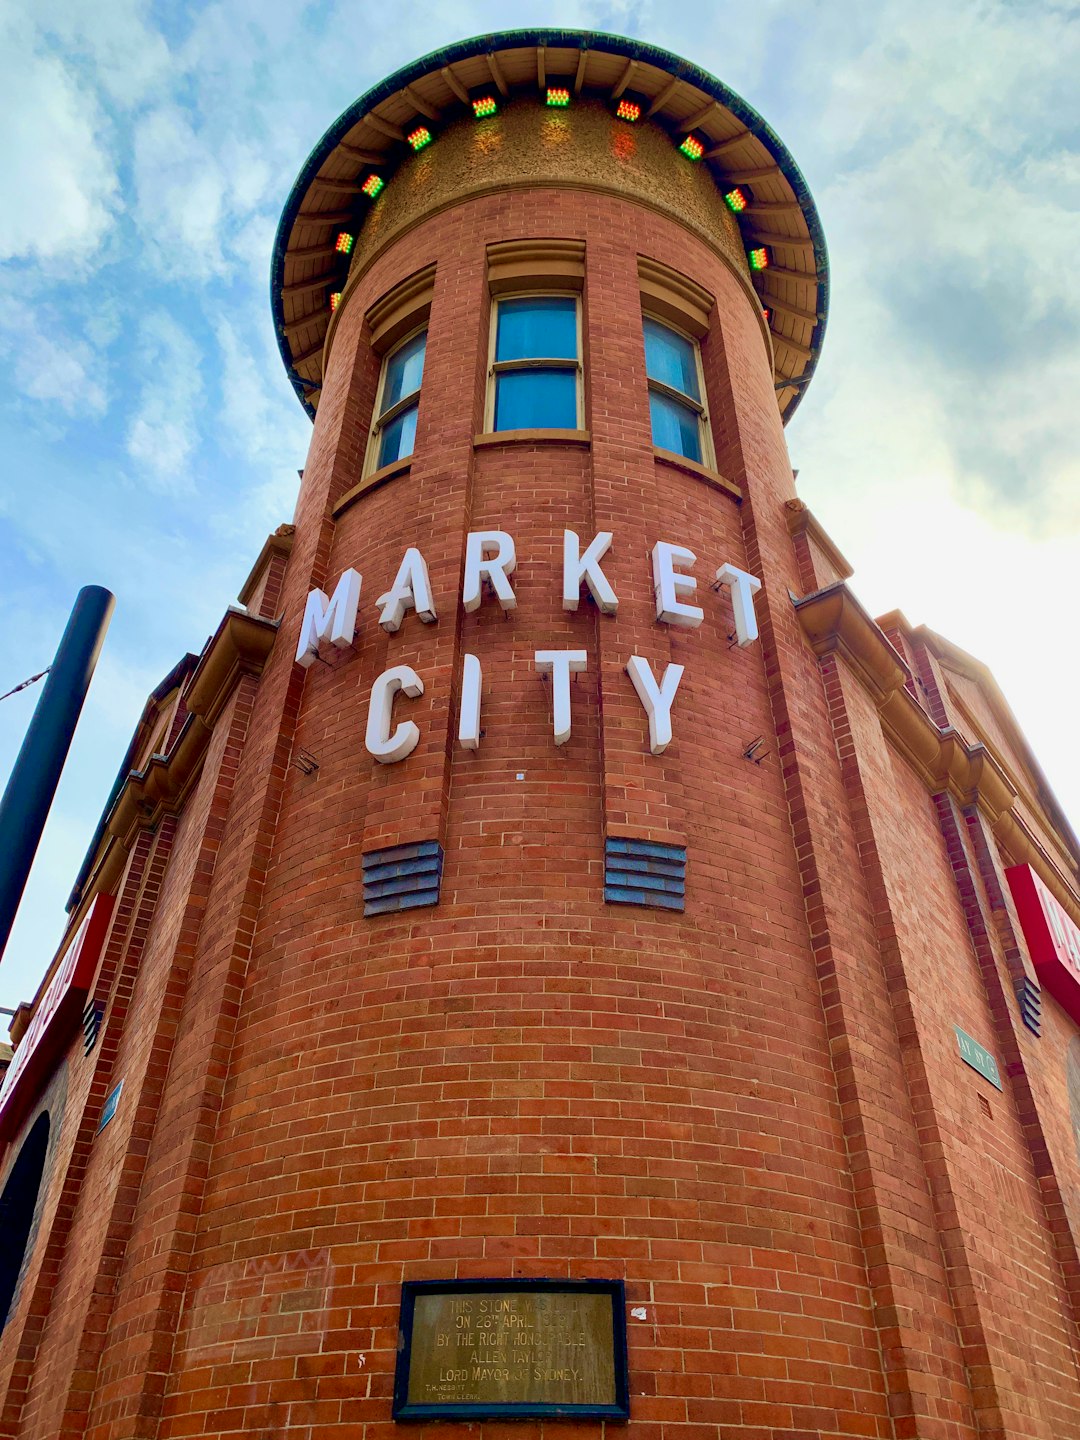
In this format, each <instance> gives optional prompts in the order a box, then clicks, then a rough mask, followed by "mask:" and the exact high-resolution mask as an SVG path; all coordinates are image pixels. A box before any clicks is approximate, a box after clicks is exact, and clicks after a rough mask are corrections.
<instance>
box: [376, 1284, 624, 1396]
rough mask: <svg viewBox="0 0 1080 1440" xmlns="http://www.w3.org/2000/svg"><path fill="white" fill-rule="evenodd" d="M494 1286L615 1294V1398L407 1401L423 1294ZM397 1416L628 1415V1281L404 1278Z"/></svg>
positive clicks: (503, 1289) (459, 1292) (494, 1288)
mask: <svg viewBox="0 0 1080 1440" xmlns="http://www.w3.org/2000/svg"><path fill="white" fill-rule="evenodd" d="M490 1291H499V1292H507V1293H511V1294H514V1293H516V1294H519V1295H520V1294H522V1293H527V1292H532V1293H533V1294H536V1293H543V1294H550V1293H552V1292H556V1293H560V1292H561V1293H564V1294H565V1293H566V1292H570V1293H573V1294H578V1295H581V1294H592V1295H607V1296H609V1297H610V1299H611V1322H612V1324H611V1331H612V1342H613V1354H612V1361H613V1366H614V1372H615V1403H614V1404H612V1405H571V1404H564V1405H561V1404H540V1403H537V1402H530V1401H512V1402H510V1403H502V1402H496V1401H490V1402H488V1403H476V1402H473V1401H469V1402H468V1403H454V1402H447V1403H443V1404H438V1405H417V1404H410V1403H409V1372H410V1368H411V1364H412V1340H413V1317H414V1314H415V1309H416V1300H417V1297H418V1296H421V1295H474V1294H477V1293H485V1292H490ZM392 1414H393V1418H394V1419H395V1420H466V1421H467V1420H616V1421H626V1420H629V1418H630V1374H629V1366H628V1360H627V1349H626V1286H625V1284H624V1283H623V1281H622V1280H550V1279H542V1280H533V1279H524V1278H521V1277H515V1278H512V1279H500V1278H499V1277H492V1278H490V1279H488V1278H485V1279H479V1280H478V1279H469V1280H405V1281H403V1282H402V1286H401V1311H400V1319H399V1322H398V1351H397V1366H396V1368H395V1371H394V1402H393V1411H392Z"/></svg>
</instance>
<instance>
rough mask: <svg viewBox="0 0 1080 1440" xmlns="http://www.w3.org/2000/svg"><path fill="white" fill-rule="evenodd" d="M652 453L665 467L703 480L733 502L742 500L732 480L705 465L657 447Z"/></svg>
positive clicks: (653, 448) (739, 491) (740, 493)
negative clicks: (670, 466)
mask: <svg viewBox="0 0 1080 1440" xmlns="http://www.w3.org/2000/svg"><path fill="white" fill-rule="evenodd" d="M652 453H653V455H654V456H655V458H656V459H657V460H660V461H662V462H663V464H665V465H672V466H674V467H675V469H676V470H684V471H685V472H686V474H687V475H693V476H694V477H695V479H697V480H704V482H705V484H706V485H711V486H712V487H713V489H714V490H719V491H721V492H722V493H723V494H724V495H729V496H730V497H731V498H732V499H733V500H741V499H742V498H743V495H742V491H741V490H740V489H739V487H738V485H736V484H735V482H734V481H733V480H726V479H725V478H724V476H723V475H721V474H719V473H718V472H717V471H716V470H710V469H709V468H708V466H707V465H699V464H698V463H697V461H696V460H688V459H687V458H686V456H685V455H678V454H676V453H675V451H674V450H661V449H660V447H659V445H654V446H653V447H652Z"/></svg>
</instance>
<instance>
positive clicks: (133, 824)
mask: <svg viewBox="0 0 1080 1440" xmlns="http://www.w3.org/2000/svg"><path fill="white" fill-rule="evenodd" d="M277 629H278V622H277V621H276V620H266V619H263V618H262V617H260V616H258V615H250V614H248V612H247V611H246V610H240V609H235V608H232V607H230V608H229V609H228V610H227V611H226V612H225V615H224V617H223V618H222V621H221V624H220V625H219V626H218V628H217V630H216V631H215V632H214V634H213V636H212V637H211V639H210V640H209V642H208V643H207V646H206V649H205V650H204V651H203V653H202V655H201V656H200V657H199V663H198V665H197V666H196V667H195V670H194V672H193V674H192V677H191V681H190V683H189V685H188V687H187V690H186V692H185V694H184V702H185V704H186V707H187V711H188V715H187V719H186V720H185V722H184V725H183V727H182V729H181V731H180V734H179V735H178V736H177V738H176V740H175V741H174V743H173V745H172V747H171V748H170V750H169V753H168V754H167V755H153V756H151V758H150V761H149V763H148V764H147V765H146V766H145V768H144V769H142V770H133V771H131V773H130V774H129V775H128V777H127V779H126V780H125V781H124V784H123V786H122V787H121V790H120V793H119V794H118V795H117V798H116V802H115V804H114V805H113V807H112V810H111V811H110V813H109V815H108V818H107V820H106V823H105V827H104V830H103V832H102V836H101V840H100V842H99V845H98V852H97V856H96V859H95V865H94V868H93V870H92V871H91V874H90V877H89V879H88V881H87V883H86V885H85V886H84V888H83V892H82V895H81V896H80V903H79V905H78V906H77V908H76V909H75V910H73V911H72V913H71V915H70V917H69V922H68V929H67V931H66V932H65V934H67V933H71V932H72V931H73V930H74V928H76V927H77V926H78V925H79V924H81V922H82V917H83V915H84V914H85V913H86V909H87V907H88V906H89V904H90V903H91V901H92V900H93V898H94V896H95V895H96V894H97V892H98V891H99V890H106V891H109V892H112V891H113V890H114V889H115V886H116V885H117V883H118V882H119V879H120V876H121V874H122V873H123V868H124V864H125V861H126V858H127V852H128V850H129V849H130V848H131V846H132V844H133V843H134V840H135V837H136V835H137V833H138V831H139V830H140V829H143V828H144V827H147V826H150V827H153V826H156V825H157V824H159V823H160V821H161V819H162V817H163V816H164V815H168V814H176V813H177V812H178V811H179V810H181V809H182V808H183V804H184V801H185V799H186V798H187V795H188V794H189V792H190V791H191V789H192V787H193V786H194V784H195V782H196V781H197V780H198V778H199V774H200V772H201V769H202V762H203V760H204V759H205V756H206V751H207V748H208V746H209V744H210V737H211V734H212V733H213V729H214V725H215V723H216V722H217V719H218V717H219V716H220V715H221V712H222V710H223V709H224V708H225V705H226V703H227V701H228V699H229V696H230V695H231V694H232V692H233V689H234V688H235V686H236V683H237V681H238V680H239V679H240V677H241V675H259V674H261V672H262V669H263V667H264V665H265V664H266V661H267V658H268V657H269V655H270V651H271V650H272V648H273V645H274V639H275V637H276V635H277Z"/></svg>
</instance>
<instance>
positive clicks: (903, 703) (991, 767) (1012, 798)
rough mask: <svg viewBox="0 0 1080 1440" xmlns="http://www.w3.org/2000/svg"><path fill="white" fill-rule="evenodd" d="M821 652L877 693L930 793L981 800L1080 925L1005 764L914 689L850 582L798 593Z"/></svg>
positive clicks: (890, 733) (1068, 888)
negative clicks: (939, 717) (939, 720)
mask: <svg viewBox="0 0 1080 1440" xmlns="http://www.w3.org/2000/svg"><path fill="white" fill-rule="evenodd" d="M794 603H795V609H796V611H797V612H798V616H799V620H800V622H801V624H802V628H803V633H804V634H805V635H806V638H807V640H808V641H809V643H810V647H811V649H812V650H813V651H814V654H815V655H818V656H822V655H838V656H840V657H841V658H842V659H843V660H844V661H845V662H846V664H847V665H848V666H849V668H850V669H851V671H852V672H853V674H854V675H855V676H856V677H857V678H858V679H859V681H860V683H861V684H862V685H863V687H864V688H865V689H866V690H867V692H868V693H869V694H870V695H871V696H872V697H873V700H874V703H875V705H876V706H877V710H878V715H879V717H880V720H881V728H882V730H883V732H884V734H885V737H886V739H887V740H888V741H889V742H890V743H891V744H892V745H893V747H894V748H895V749H896V750H898V751H899V752H900V754H901V755H902V756H903V757H904V759H905V760H906V761H907V762H908V764H909V765H910V766H911V767H912V769H913V770H914V771H915V773H916V774H917V775H918V776H919V778H920V779H921V780H922V781H923V783H924V785H926V787H927V789H928V790H929V791H930V792H931V794H940V793H941V792H943V791H948V793H949V794H950V795H952V797H953V798H954V799H955V800H956V802H957V804H959V805H960V806H961V807H965V808H966V807H970V806H975V805H977V806H978V807H979V809H980V810H981V811H982V812H983V813H984V815H985V816H986V818H987V821H988V822H989V824H990V826H991V828H992V829H993V831H994V834H995V835H996V836H997V838H998V840H999V841H1000V842H1001V844H1002V845H1003V846H1004V847H1005V848H1006V849H1007V850H1008V851H1009V853H1010V854H1011V855H1012V857H1013V858H1014V860H1015V861H1017V862H1018V863H1019V862H1026V863H1027V864H1030V865H1031V866H1032V868H1033V869H1034V870H1035V871H1036V872H1037V873H1038V875H1039V877H1040V878H1041V879H1042V880H1043V881H1044V882H1045V883H1046V885H1047V886H1048V887H1049V888H1050V889H1051V890H1052V891H1053V893H1054V895H1055V896H1056V897H1057V899H1058V900H1059V901H1060V903H1061V904H1062V905H1063V906H1064V908H1065V909H1066V910H1067V911H1068V912H1069V914H1070V915H1072V917H1073V918H1074V919H1075V920H1076V921H1077V923H1078V924H1080V897H1078V896H1077V894H1076V890H1075V888H1074V886H1073V885H1072V883H1071V881H1070V878H1069V877H1068V876H1067V875H1065V874H1064V873H1063V872H1062V870H1061V868H1060V866H1059V865H1058V864H1057V863H1056V862H1055V860H1054V859H1053V857H1052V856H1051V855H1050V854H1049V853H1048V852H1047V850H1046V848H1045V847H1044V846H1043V845H1042V844H1041V843H1040V841H1039V840H1038V838H1037V836H1035V835H1034V834H1033V833H1032V831H1031V829H1030V827H1029V826H1028V825H1027V823H1026V822H1025V820H1024V818H1023V816H1022V815H1021V814H1020V812H1019V810H1018V809H1017V806H1016V802H1017V799H1018V797H1019V792H1018V791H1017V789H1016V787H1015V786H1014V785H1013V783H1012V781H1011V780H1010V778H1009V776H1008V774H1007V773H1006V770H1005V767H1004V765H1003V764H1002V763H1001V761H1000V760H999V759H998V758H997V757H996V756H995V755H994V754H993V752H992V751H991V750H990V749H989V748H988V747H987V746H986V745H983V744H981V743H976V744H969V743H968V742H967V741H966V740H965V739H964V737H963V736H962V735H961V734H960V732H959V731H958V730H956V729H954V728H953V727H952V726H951V725H950V726H946V727H944V728H942V727H941V726H939V725H937V724H936V723H935V721H934V720H933V719H932V718H931V717H930V716H929V715H928V714H927V713H926V711H925V710H924V709H923V708H922V706H921V705H920V704H919V703H918V701H917V700H916V699H915V697H914V695H913V694H912V693H911V692H910V691H909V690H908V688H907V685H908V682H909V681H910V679H911V673H910V671H909V669H908V667H907V664H906V662H905V661H904V659H903V658H902V657H901V656H900V655H899V653H898V652H897V651H896V650H895V649H894V647H893V646H892V644H891V643H890V642H889V639H888V637H887V636H886V635H885V633H884V631H883V630H882V629H881V627H880V626H879V625H878V624H877V623H876V622H875V621H874V620H873V619H871V617H870V615H869V614H868V613H867V611H866V610H864V609H863V607H862V605H860V603H859V601H858V600H857V599H856V598H855V596H854V594H853V593H852V591H851V590H850V589H849V588H848V586H847V585H846V584H845V583H844V582H843V581H838V582H837V583H836V584H834V585H827V586H825V587H824V588H823V589H821V590H816V591H814V593H813V594H811V595H805V596H803V597H802V599H799V600H796V601H795V602H794Z"/></svg>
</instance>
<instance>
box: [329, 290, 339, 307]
mask: <svg viewBox="0 0 1080 1440" xmlns="http://www.w3.org/2000/svg"><path fill="white" fill-rule="evenodd" d="M340 303H341V291H340V290H334V291H333V292H332V293H331V296H330V309H331V310H336V309H337V307H338V305H340Z"/></svg>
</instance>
